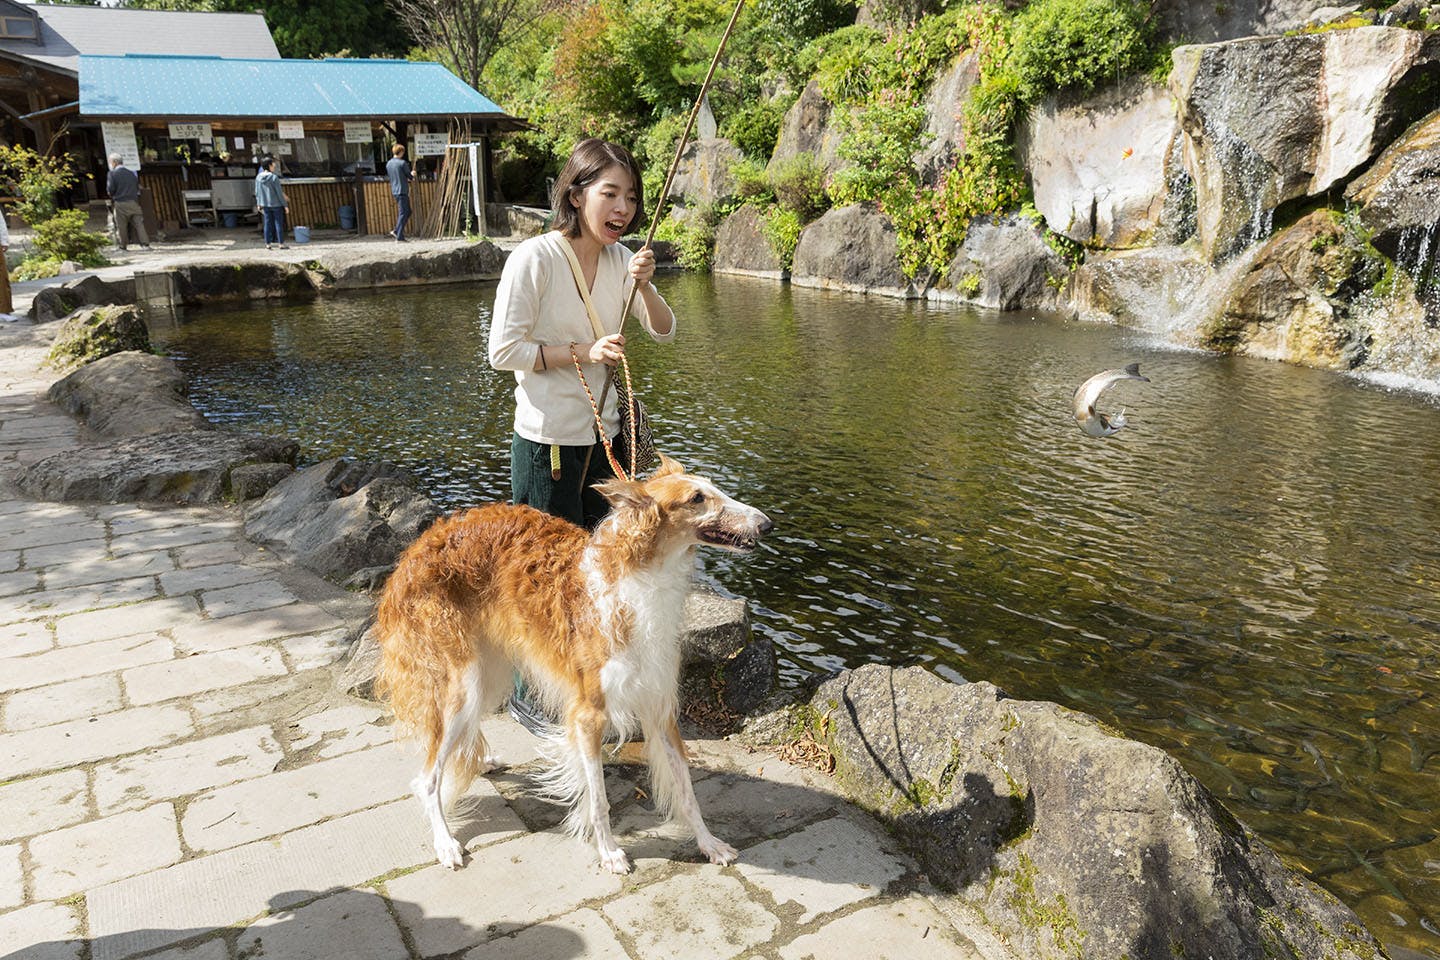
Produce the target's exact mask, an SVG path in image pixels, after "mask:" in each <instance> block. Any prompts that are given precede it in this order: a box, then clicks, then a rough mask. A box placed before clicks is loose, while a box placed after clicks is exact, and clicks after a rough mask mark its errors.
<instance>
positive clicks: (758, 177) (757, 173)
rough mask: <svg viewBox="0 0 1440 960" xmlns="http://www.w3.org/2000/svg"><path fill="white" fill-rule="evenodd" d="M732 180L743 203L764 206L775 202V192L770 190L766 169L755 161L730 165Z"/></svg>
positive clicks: (744, 161)
mask: <svg viewBox="0 0 1440 960" xmlns="http://www.w3.org/2000/svg"><path fill="white" fill-rule="evenodd" d="M730 178H731V179H732V180H734V181H735V195H736V196H737V197H739V198H740V201H741V202H742V203H753V204H756V205H757V206H764V205H766V204H769V203H773V202H774V200H775V191H773V190H771V189H770V180H769V178H768V177H767V176H766V175H765V167H764V166H762V165H761V164H759V163H756V162H755V161H754V160H740V161H737V162H735V163H732V164H730Z"/></svg>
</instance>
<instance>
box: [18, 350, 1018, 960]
mask: <svg viewBox="0 0 1440 960" xmlns="http://www.w3.org/2000/svg"><path fill="white" fill-rule="evenodd" d="M47 339H48V337H47V336H46V335H45V332H44V331H43V330H38V329H36V328H24V329H18V328H17V327H16V326H14V325H12V326H10V327H0V957H4V958H6V960H10V958H14V960H58V958H64V960H127V958H131V957H141V956H143V957H146V958H160V960H252V958H255V957H260V956H264V957H271V958H285V960H310V958H313V960H328V958H336V960H339V958H346V960H355V958H375V960H421V958H429V957H447V958H455V957H465V958H467V960H495V958H502V957H503V958H509V957H527V958H536V960H546V958H556V960H558V958H562V957H564V958H573V957H588V958H600V960H607V958H615V960H661V958H671V957H673V958H682V957H683V958H691V957H705V958H728V957H744V958H747V960H750V958H754V960H761V958H764V960H789V958H797V960H798V958H801V957H812V956H813V957H837V958H838V957H842V956H843V957H847V958H848V957H853V956H858V955H864V956H867V957H897V958H898V957H907V958H908V957H913V956H926V957H940V958H945V960H949V958H957V960H959V958H964V960H969V958H975V957H985V958H994V960H1010V954H1009V953H1008V951H1007V950H1006V949H1005V948H1004V947H1003V946H1002V945H1000V944H998V943H997V942H995V941H994V939H993V937H987V935H986V934H985V931H984V930H983V929H979V928H976V927H974V925H973V924H971V923H969V922H968V921H967V920H966V919H965V917H964V915H963V912H958V911H957V910H956V909H955V908H954V905H953V904H952V903H951V902H950V901H948V900H946V899H945V898H944V897H942V896H941V895H940V894H938V893H937V892H936V891H934V890H933V889H931V888H930V887H929V886H928V884H927V881H926V880H925V878H924V877H923V875H922V874H921V873H920V872H919V871H918V869H917V868H916V866H915V864H914V863H913V862H912V861H911V860H910V859H909V858H908V857H907V856H906V855H905V854H904V852H903V851H901V850H900V849H898V848H897V847H896V846H895V843H894V841H893V840H892V839H891V838H890V837H889V836H888V835H887V834H886V833H885V832H884V831H883V830H881V829H879V828H878V826H877V825H876V824H875V823H874V822H873V821H872V820H870V819H869V818H868V817H867V816H865V815H864V814H862V813H860V812H859V811H857V810H855V809H853V808H851V807H849V806H848V805H846V804H844V803H843V802H841V801H840V800H838V799H837V797H836V795H835V793H834V790H833V785H832V784H831V783H830V782H829V780H828V779H827V778H825V777H823V776H821V775H819V774H816V773H814V772H812V771H808V770H804V769H800V768H794V767H789V766H787V765H786V764H784V763H783V762H781V761H780V760H778V759H776V758H774V757H770V756H766V755H763V754H756V753H751V752H749V751H748V750H747V749H746V748H745V747H743V746H741V745H738V744H734V743H729V742H726V741H723V740H705V739H698V740H696V741H694V743H693V754H694V763H695V785H696V794H697V796H698V798H699V801H700V804H701V807H702V809H703V810H704V811H705V814H706V818H707V821H708V822H709V823H710V825H711V828H712V829H713V830H714V831H715V833H716V834H717V835H719V836H721V837H722V838H724V839H726V840H728V841H730V842H731V843H733V844H735V845H736V846H737V847H739V848H740V850H741V856H740V860H739V862H738V863H736V864H734V865H732V866H729V867H723V868H722V867H718V866H714V865H712V864H709V863H705V862H702V861H703V858H702V857H701V856H700V854H699V852H698V851H697V850H696V848H695V845H694V841H693V840H692V839H690V838H688V837H686V836H685V835H684V834H683V832H682V831H681V830H680V829H679V828H678V827H676V826H675V825H673V824H664V823H662V822H661V821H660V819H659V817H658V815H657V813H656V812H655V810H654V809H653V807H652V806H651V804H650V801H649V796H648V793H647V791H646V789H645V781H644V775H643V769H642V768H641V767H640V766H638V765H637V759H638V757H639V755H640V754H639V752H638V751H637V750H636V749H634V747H633V746H632V747H631V748H628V749H627V750H624V751H621V752H620V753H619V754H617V755H616V756H614V757H612V758H611V759H610V761H609V762H608V763H607V765H606V783H607V790H608V791H609V795H610V802H611V806H612V813H613V818H614V822H615V826H616V831H617V834H618V836H619V839H620V842H621V844H622V846H624V847H625V849H626V850H627V852H629V853H630V855H631V857H632V858H633V860H634V862H635V866H636V869H635V871H634V872H633V873H631V874H629V875H627V876H625V877H618V876H614V875H612V874H609V873H606V872H604V871H602V870H601V869H600V867H599V864H598V861H597V858H596V855H595V852H594V850H593V848H592V847H591V846H590V845H588V844H585V843H582V842H580V841H578V840H575V839H573V838H571V837H568V836H565V835H563V834H562V833H560V832H558V831H557V824H558V823H559V822H560V820H561V818H562V813H563V811H561V810H560V809H559V808H557V807H556V806H555V805H554V804H552V803H550V802H548V801H547V800H545V799H544V798H543V797H542V796H540V790H539V787H538V784H537V781H536V773H537V770H538V764H539V762H540V761H539V759H538V752H537V746H538V745H537V743H536V741H535V740H534V739H533V738H532V737H530V736H529V734H527V733H525V732H524V731H523V730H522V729H520V727H518V726H517V725H516V724H514V723H513V722H511V721H510V720H509V719H508V718H506V717H503V716H497V717H495V718H494V719H493V720H492V721H490V722H489V723H488V724H487V731H486V732H487V737H488V738H489V740H490V743H491V747H492V750H493V752H494V753H495V754H496V755H497V756H498V757H499V758H500V759H501V761H502V763H503V764H505V766H503V767H502V768H501V769H499V770H497V771H495V772H493V773H492V774H490V775H489V776H487V777H484V778H481V779H480V780H478V781H477V782H476V783H475V784H474V786H473V787H472V788H471V789H470V791H469V792H468V793H467V795H466V796H465V797H464V798H462V799H461V800H460V802H459V803H458V804H457V806H456V807H455V809H454V810H453V812H452V813H451V825H452V827H453V829H454V831H455V834H456V836H457V838H459V840H460V841H461V843H462V844H463V845H464V847H465V849H466V851H467V860H466V863H465V865H464V866H463V868H462V869H460V870H458V871H452V870H447V869H444V868H442V867H440V866H439V865H438V864H437V863H436V862H435V856H434V851H433V850H432V849H431V846H430V837H429V830H428V829H427V827H426V824H425V822H424V819H423V816H422V814H421V812H420V810H419V808H418V805H417V804H416V803H415V801H414V800H413V799H412V798H411V797H410V796H409V793H408V791H409V781H410V778H411V777H412V776H413V774H414V773H415V771H416V769H417V767H418V757H417V756H416V754H415V753H414V751H413V749H411V748H405V747H398V746H396V745H395V744H394V743H393V736H392V733H393V731H392V728H391V724H390V717H389V715H388V713H387V712H386V711H385V710H384V709H383V708H382V707H379V706H377V705H376V704H373V703H370V702H367V701H363V700H359V699H356V698H354V697H350V696H348V695H346V694H343V693H341V692H339V687H338V685H337V683H336V676H337V674H338V672H339V671H338V667H337V661H338V660H339V659H340V658H341V657H342V656H343V655H344V654H345V653H346V652H347V650H348V642H349V641H348V637H349V636H350V635H351V631H353V630H354V629H355V628H357V627H358V626H360V625H361V624H362V623H363V621H364V618H365V616H366V614H367V613H368V612H369V607H370V605H371V603H372V601H371V600H370V599H369V598H366V597H364V596H362V595H356V594H352V593H348V592H346V591H344V590H341V589H340V588H338V587H336V586H334V585H331V584H328V583H325V582H324V581H321V580H319V579H317V578H315V577H313V576H311V575H309V574H308V573H305V572H304V571H301V570H298V569H296V568H293V567H290V566H289V565H287V564H284V563H283V562H281V561H279V560H278V559H277V558H276V557H275V556H274V555H273V554H271V553H269V552H268V551H266V550H263V549H262V548H260V547H258V546H256V545H255V544H252V543H249V542H248V541H246V540H245V539H244V538H243V535H242V530H241V523H240V516H239V512H238V510H236V509H235V508H233V507H228V506H217V507H213V508H207V507H193V506H187V507H177V506H167V505H163V504H150V505H137V504H48V503H36V502H32V501H28V500H26V499H24V498H23V497H21V496H19V495H18V493H17V492H16V490H15V488H14V486H13V483H12V482H11V479H10V478H11V475H12V473H13V469H14V467H15V465H16V464H17V463H22V462H28V461H29V460H30V459H33V458H34V456H36V455H37V454H38V452H39V451H41V450H49V449H53V448H56V447H62V446H66V445H75V444H79V443H83V442H85V441H86V437H85V436H83V435H82V432H81V431H80V429H79V428H78V427H77V426H76V425H75V424H74V423H73V422H72V421H70V419H69V418H68V417H66V416H64V415H63V414H60V413H58V412H57V411H56V410H55V409H54V408H53V407H51V406H50V405H49V404H48V403H46V402H45V401H44V400H43V399H42V397H43V390H44V388H45V387H46V385H47V384H48V382H49V381H50V379H51V377H52V374H50V373H49V372H46V371H41V370H39V369H38V363H39V360H40V359H41V357H42V356H43V352H44V349H45V347H46V346H47V343H46V340H47ZM977 943H980V944H983V945H984V946H983V949H982V948H981V947H977V946H976V944H977ZM860 945H863V950H859V947H860ZM857 950H859V952H858V953H857Z"/></svg>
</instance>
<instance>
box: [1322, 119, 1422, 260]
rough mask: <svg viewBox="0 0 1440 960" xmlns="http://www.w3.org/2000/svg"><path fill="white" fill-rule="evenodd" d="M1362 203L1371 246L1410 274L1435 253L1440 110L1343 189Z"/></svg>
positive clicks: (1363, 216)
mask: <svg viewBox="0 0 1440 960" xmlns="http://www.w3.org/2000/svg"><path fill="white" fill-rule="evenodd" d="M1345 197H1346V199H1347V200H1351V201H1354V202H1356V203H1359V204H1361V205H1362V206H1361V209H1360V222H1361V223H1363V224H1364V225H1365V227H1366V228H1367V229H1368V230H1369V231H1370V233H1371V236H1370V242H1371V243H1373V244H1374V245H1375V247H1376V248H1377V249H1378V250H1380V251H1381V252H1382V253H1384V254H1385V255H1386V256H1388V257H1390V258H1391V259H1393V260H1395V261H1397V262H1398V263H1399V264H1400V266H1401V267H1403V268H1405V269H1407V270H1409V271H1410V272H1411V273H1421V272H1423V271H1424V270H1425V269H1427V268H1428V267H1429V266H1430V264H1429V263H1423V262H1421V261H1422V259H1426V258H1428V259H1430V260H1432V262H1433V258H1434V257H1435V255H1436V249H1435V240H1436V236H1435V233H1436V227H1437V225H1440V110H1437V111H1436V112H1434V113H1432V114H1430V116H1428V117H1426V118H1425V119H1424V120H1422V121H1421V122H1419V123H1417V124H1415V125H1414V126H1413V127H1411V128H1410V129H1409V130H1407V131H1406V132H1405V135H1404V136H1403V137H1401V138H1400V139H1399V140H1396V141H1395V142H1394V143H1392V144H1391V145H1390V146H1389V147H1387V148H1386V150H1385V152H1384V153H1382V154H1381V155H1380V157H1379V159H1377V160H1376V161H1375V163H1374V164H1373V165H1372V166H1371V167H1370V169H1369V170H1367V171H1365V173H1364V174H1363V175H1361V176H1360V177H1359V178H1357V179H1356V180H1355V181H1354V182H1353V183H1351V184H1350V186H1349V187H1348V188H1347V189H1346V191H1345Z"/></svg>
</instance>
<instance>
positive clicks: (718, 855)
mask: <svg viewBox="0 0 1440 960" xmlns="http://www.w3.org/2000/svg"><path fill="white" fill-rule="evenodd" d="M657 727H658V729H656V728H657ZM657 739H658V740H659V743H660V747H659V749H658V750H655V749H654V748H653V747H652V752H651V754H650V776H651V777H652V778H660V777H664V778H665V780H666V781H667V782H664V783H659V782H657V783H656V787H657V788H658V789H657V791H656V792H657V794H658V795H659V796H661V797H665V798H668V800H669V802H670V803H671V804H672V805H673V809H672V810H671V811H670V813H671V814H672V815H675V814H678V815H679V817H680V819H681V820H682V821H683V822H684V824H685V825H686V826H687V827H689V828H690V831H691V832H692V833H694V834H695V842H696V843H697V844H698V845H699V847H700V852H701V853H703V854H705V856H706V857H708V858H709V859H710V862H711V863H718V864H720V865H721V866H724V865H726V864H730V863H734V862H735V861H736V859H737V858H739V856H740V851H738V850H736V849H735V848H734V847H732V846H730V844H728V843H726V842H725V841H724V840H721V839H720V838H719V837H717V836H715V835H714V834H713V833H711V832H710V830H709V829H708V828H707V827H706V826H705V819H704V818H703V817H702V816H700V804H699V802H697V801H696V799H695V788H694V786H693V785H692V784H691V783H690V760H689V758H688V757H687V756H686V753H685V741H684V740H683V739H681V737H680V727H679V725H678V724H677V723H676V722H675V718H674V717H673V716H670V717H666V718H665V720H663V721H661V722H659V723H657V724H648V725H647V729H646V731H645V741H646V743H647V744H651V743H653V742H654V741H655V740H657ZM657 754H659V755H658V756H657Z"/></svg>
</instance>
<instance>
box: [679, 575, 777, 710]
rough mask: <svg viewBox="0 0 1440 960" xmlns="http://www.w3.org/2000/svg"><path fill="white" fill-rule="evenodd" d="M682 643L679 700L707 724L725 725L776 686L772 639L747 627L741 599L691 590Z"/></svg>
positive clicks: (756, 704) (745, 611)
mask: <svg viewBox="0 0 1440 960" xmlns="http://www.w3.org/2000/svg"><path fill="white" fill-rule="evenodd" d="M682 644H683V656H682V660H681V666H680V694H681V702H682V703H683V704H684V705H685V707H686V712H687V713H688V714H689V715H690V716H691V717H693V718H695V719H698V720H702V721H708V723H707V725H709V726H712V727H714V726H721V727H723V726H728V725H729V721H730V719H731V718H733V717H736V716H743V715H744V714H747V713H750V712H751V711H753V710H754V709H755V708H757V707H759V706H760V704H761V703H763V702H764V701H765V700H766V698H767V697H769V695H770V692H771V691H772V690H773V689H774V688H775V647H774V644H772V643H771V642H770V641H769V640H767V639H766V638H764V637H756V636H755V635H754V634H753V633H752V632H751V630H750V611H749V607H748V605H747V604H746V603H745V601H744V600H741V599H738V598H736V599H726V598H724V597H721V596H719V595H718V594H714V593H704V592H696V593H692V594H691V595H690V596H689V597H688V598H686V601H685V633H684V637H683V640H682Z"/></svg>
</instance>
